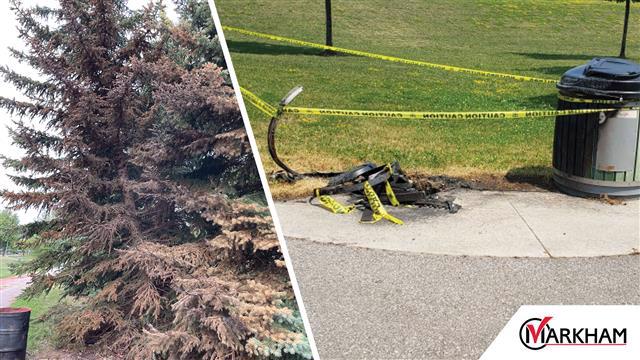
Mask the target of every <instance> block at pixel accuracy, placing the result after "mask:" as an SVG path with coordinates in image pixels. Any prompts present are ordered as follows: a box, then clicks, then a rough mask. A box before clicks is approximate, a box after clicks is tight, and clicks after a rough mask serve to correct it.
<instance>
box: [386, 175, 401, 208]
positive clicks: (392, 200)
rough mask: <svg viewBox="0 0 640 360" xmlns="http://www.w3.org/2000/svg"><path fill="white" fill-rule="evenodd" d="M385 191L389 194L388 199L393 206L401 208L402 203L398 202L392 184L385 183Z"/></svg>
mask: <svg viewBox="0 0 640 360" xmlns="http://www.w3.org/2000/svg"><path fill="white" fill-rule="evenodd" d="M384 190H385V192H386V193H387V199H389V202H390V203H391V205H392V206H400V201H398V198H396V194H395V193H394V192H393V189H392V188H391V184H390V183H389V182H388V181H385V184H384Z"/></svg>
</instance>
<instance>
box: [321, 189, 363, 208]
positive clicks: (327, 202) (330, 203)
mask: <svg viewBox="0 0 640 360" xmlns="http://www.w3.org/2000/svg"><path fill="white" fill-rule="evenodd" d="M315 195H316V197H317V198H318V200H320V205H322V207H324V208H325V209H327V210H329V211H331V212H332V213H334V214H349V213H350V212H352V211H353V209H355V208H356V207H355V205H342V204H341V203H340V202H338V201H337V200H336V199H334V198H332V197H331V196H329V195H320V192H319V190H318V189H316V191H315Z"/></svg>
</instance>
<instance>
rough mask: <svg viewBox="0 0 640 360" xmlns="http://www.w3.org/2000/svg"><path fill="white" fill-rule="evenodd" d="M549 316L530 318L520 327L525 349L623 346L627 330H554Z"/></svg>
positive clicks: (562, 328)
mask: <svg viewBox="0 0 640 360" xmlns="http://www.w3.org/2000/svg"><path fill="white" fill-rule="evenodd" d="M551 319H553V317H551V316H545V317H544V318H542V319H540V318H531V319H529V320H527V321H525V322H524V323H523V324H522V326H521V327H520V342H522V345H524V346H525V347H526V348H527V349H531V350H540V349H543V348H545V347H546V346H624V345H627V329H626V328H622V329H618V328H597V327H593V328H586V327H585V328H565V327H558V328H554V327H552V326H551V325H550V324H549V323H550V321H551Z"/></svg>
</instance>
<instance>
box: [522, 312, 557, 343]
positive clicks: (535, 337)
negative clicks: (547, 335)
mask: <svg viewBox="0 0 640 360" xmlns="http://www.w3.org/2000/svg"><path fill="white" fill-rule="evenodd" d="M551 318H552V317H551V316H545V317H544V319H542V321H541V322H540V325H538V328H537V329H534V328H533V325H532V324H527V330H529V333H531V336H532V337H533V342H534V343H537V342H538V336H540V333H542V329H544V327H545V325H547V323H548V322H549V320H551Z"/></svg>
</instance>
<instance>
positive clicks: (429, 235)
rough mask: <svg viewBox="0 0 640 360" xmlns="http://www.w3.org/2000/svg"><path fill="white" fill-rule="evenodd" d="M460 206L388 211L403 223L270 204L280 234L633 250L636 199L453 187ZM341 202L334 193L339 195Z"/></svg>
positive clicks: (501, 251)
mask: <svg viewBox="0 0 640 360" xmlns="http://www.w3.org/2000/svg"><path fill="white" fill-rule="evenodd" d="M446 195H452V196H455V197H456V198H457V200H456V203H459V204H461V205H462V209H461V210H460V212H458V213H457V214H448V213H447V212H446V211H444V210H437V209H430V208H419V209H408V208H393V207H388V208H387V210H388V211H389V212H390V213H392V214H393V215H395V216H397V217H399V218H400V219H402V220H404V221H405V225H395V224H392V223H390V222H387V221H380V222H379V223H376V224H360V223H359V222H358V220H359V219H360V212H359V211H355V212H353V213H352V214H349V215H335V214H332V213H330V212H328V211H326V210H324V209H322V208H319V207H316V206H311V205H309V204H308V203H307V202H306V201H305V200H299V201H288V202H279V203H276V209H277V211H278V217H279V218H280V222H281V224H282V227H283V230H284V235H285V237H287V238H298V239H308V240H313V241H316V242H325V243H334V244H346V245H351V246H357V247H366V248H374V249H386V250H395V251H406V252H415V253H426V254H441V255H471V256H499V257H588V256H610V255H628V254H633V253H638V251H640V200H638V199H632V200H625V201H624V204H619V205H611V204H608V203H606V202H604V201H600V200H594V199H582V198H577V197H571V196H567V195H564V194H561V193H554V192H498V191H476V190H455V191H452V192H449V193H447V194H446ZM338 199H340V198H338Z"/></svg>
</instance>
